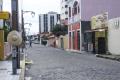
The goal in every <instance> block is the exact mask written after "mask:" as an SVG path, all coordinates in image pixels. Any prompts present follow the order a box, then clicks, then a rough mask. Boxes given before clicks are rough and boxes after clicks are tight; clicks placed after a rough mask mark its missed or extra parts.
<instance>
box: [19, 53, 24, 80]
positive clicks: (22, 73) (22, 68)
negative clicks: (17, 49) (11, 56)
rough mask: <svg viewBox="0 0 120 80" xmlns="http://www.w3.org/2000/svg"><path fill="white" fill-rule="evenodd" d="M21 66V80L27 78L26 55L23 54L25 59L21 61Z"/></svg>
mask: <svg viewBox="0 0 120 80" xmlns="http://www.w3.org/2000/svg"><path fill="white" fill-rule="evenodd" d="M20 66H21V73H20V77H19V80H25V79H24V76H25V55H24V56H23V60H22V61H20Z"/></svg>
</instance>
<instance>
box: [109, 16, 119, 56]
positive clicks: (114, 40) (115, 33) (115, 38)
mask: <svg viewBox="0 0 120 80" xmlns="http://www.w3.org/2000/svg"><path fill="white" fill-rule="evenodd" d="M119 36H120V17H118V18H114V19H110V20H109V22H108V51H109V52H110V53H111V54H113V55H120V37H119Z"/></svg>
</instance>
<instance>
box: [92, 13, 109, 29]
mask: <svg viewBox="0 0 120 80" xmlns="http://www.w3.org/2000/svg"><path fill="white" fill-rule="evenodd" d="M107 22H108V13H107V12H106V13H103V14H99V15H96V16H93V17H92V18H91V29H101V28H105V27H108V23H107Z"/></svg>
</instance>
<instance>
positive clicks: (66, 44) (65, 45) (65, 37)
mask: <svg viewBox="0 0 120 80" xmlns="http://www.w3.org/2000/svg"><path fill="white" fill-rule="evenodd" d="M61 38H63V47H64V50H67V49H68V34H67V35H65V36H62V35H61V36H60V37H59V38H58V48H61V46H62V45H61Z"/></svg>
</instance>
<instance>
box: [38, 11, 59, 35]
mask: <svg viewBox="0 0 120 80" xmlns="http://www.w3.org/2000/svg"><path fill="white" fill-rule="evenodd" d="M59 20H60V14H58V13H56V12H52V11H51V12H48V13H47V14H40V15H39V29H40V30H39V31H40V33H43V32H51V30H52V29H53V27H54V26H55V25H56V23H57V22H58V21H59Z"/></svg>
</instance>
